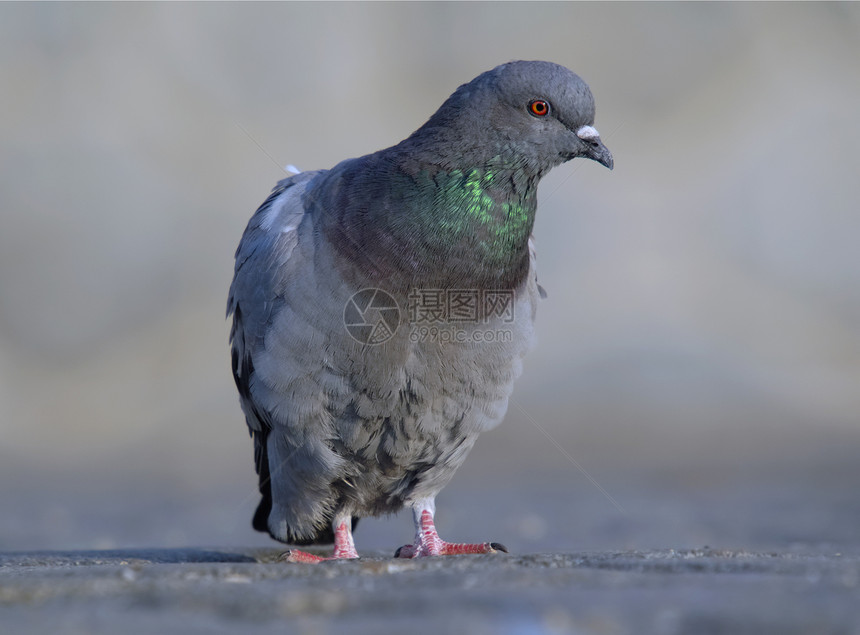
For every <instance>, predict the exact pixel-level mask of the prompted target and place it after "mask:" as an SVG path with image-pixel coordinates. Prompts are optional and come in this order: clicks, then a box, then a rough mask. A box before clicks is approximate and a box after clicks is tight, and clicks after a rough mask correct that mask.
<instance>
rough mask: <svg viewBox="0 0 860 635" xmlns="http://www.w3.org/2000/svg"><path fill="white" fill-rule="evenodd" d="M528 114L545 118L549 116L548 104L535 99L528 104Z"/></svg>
mask: <svg viewBox="0 0 860 635" xmlns="http://www.w3.org/2000/svg"><path fill="white" fill-rule="evenodd" d="M529 113H531V114H532V115H534V116H535V117H546V116H547V115H548V114H549V103H548V102H546V101H544V100H543V99H535V100H533V101H530V102H529Z"/></svg>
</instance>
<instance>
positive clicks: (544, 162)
mask: <svg viewBox="0 0 860 635" xmlns="http://www.w3.org/2000/svg"><path fill="white" fill-rule="evenodd" d="M415 136H420V137H424V138H425V139H427V140H433V141H435V144H434V145H437V146H440V145H441V146H449V147H451V148H452V149H453V151H454V152H455V153H456V156H458V157H462V159H463V160H465V161H467V162H472V163H474V162H490V161H501V162H503V163H512V162H513V163H515V164H520V165H522V166H524V167H527V168H531V170H533V171H535V172H537V173H539V174H543V173H544V172H546V171H548V170H549V169H550V168H552V167H554V166H556V165H559V164H561V163H564V162H565V161H569V160H570V159H574V158H576V157H585V158H587V159H592V160H594V161H597V162H598V163H601V164H602V165H605V166H606V167H608V168H609V169H612V166H613V159H612V154H611V153H610V152H609V150H608V149H607V148H606V146H605V145H603V142H602V141H601V140H600V135H599V134H598V132H597V130H596V129H595V128H594V98H593V97H592V95H591V90H589V88H588V85H587V84H586V83H585V82H584V81H582V79H581V78H580V77H579V76H578V75H576V74H575V73H573V72H571V71H570V70H568V69H567V68H565V67H564V66H560V65H558V64H553V63H551V62H525V61H518V62H509V63H507V64H502V65H501V66H497V67H496V68H494V69H492V70H490V71H487V72H486V73H483V74H481V75H479V76H478V77H476V78H475V79H473V80H472V81H471V82H469V83H468V84H463V85H462V86H460V87H459V88H458V89H457V90H456V92H454V94H453V95H451V97H449V98H448V100H447V101H446V102H445V103H444V104H443V105H442V107H441V108H439V110H438V111H437V112H436V113H435V114H434V115H433V116H432V117H431V118H430V120H429V121H428V122H427V123H426V124H425V125H424V126H423V127H422V128H421V129H419V130H418V131H417V132H416V133H415V135H413V137H415Z"/></svg>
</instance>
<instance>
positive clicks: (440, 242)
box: [410, 168, 537, 283]
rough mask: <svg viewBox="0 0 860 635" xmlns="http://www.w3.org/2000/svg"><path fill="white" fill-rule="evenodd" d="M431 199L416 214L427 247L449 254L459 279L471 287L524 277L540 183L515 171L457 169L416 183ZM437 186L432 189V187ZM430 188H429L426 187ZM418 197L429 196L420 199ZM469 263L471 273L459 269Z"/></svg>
mask: <svg viewBox="0 0 860 635" xmlns="http://www.w3.org/2000/svg"><path fill="white" fill-rule="evenodd" d="M416 180H417V181H418V182H419V183H422V182H423V183H424V184H423V185H419V190H424V191H425V192H426V193H427V195H428V196H429V197H432V201H429V200H426V199H425V200H424V201H423V202H422V204H421V205H419V206H417V207H414V208H413V209H412V210H410V211H411V215H413V220H414V222H415V224H416V226H418V227H420V228H421V229H420V232H421V235H423V236H424V240H423V241H422V242H423V243H424V245H423V246H424V247H425V248H427V249H429V250H430V251H433V252H436V253H440V252H441V253H447V254H448V255H449V261H448V263H446V264H447V265H448V267H449V268H451V269H453V270H452V271H451V273H452V274H454V275H455V276H456V277H459V278H462V279H463V282H464V283H468V282H469V280H468V278H469V277H470V276H469V275H467V273H468V272H474V273H475V274H476V276H475V277H476V278H477V279H476V280H474V281H473V282H478V281H483V280H487V279H496V280H497V281H498V282H499V283H502V282H505V283H510V282H511V281H512V278H513V277H518V276H516V275H515V274H518V273H521V271H520V270H521V269H522V265H523V261H524V258H525V259H526V260H527V257H528V239H529V236H530V235H531V232H532V226H533V225H534V217H535V206H536V196H535V194H536V181H537V179H534V180H533V181H530V180H529V179H526V178H524V177H519V178H518V174H517V172H515V171H511V170H494V169H491V168H485V169H482V170H478V169H471V170H459V169H458V170H452V171H450V172H438V173H436V174H435V175H433V176H432V177H431V176H430V174H429V173H422V174H420V175H419V176H418V178H417V179H416ZM431 182H432V184H433V186H432V187H427V186H429V185H430V183H431ZM425 188H426V189H425ZM419 198H424V197H423V196H422V197H419ZM463 261H465V262H466V263H468V265H467V267H468V271H464V270H457V269H458V266H459V265H460V264H461V263H462V262H463Z"/></svg>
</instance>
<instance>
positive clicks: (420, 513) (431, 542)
mask: <svg viewBox="0 0 860 635" xmlns="http://www.w3.org/2000/svg"><path fill="white" fill-rule="evenodd" d="M435 513H436V502H435V501H434V499H432V498H425V499H422V500H418V501H415V503H413V505H412V515H413V517H414V518H415V543H414V544H411V545H404V546H402V547H400V549H398V550H397V552H396V553H395V554H394V557H395V558H424V557H426V556H458V555H462V554H467V553H496V552H497V551H504V552H505V553H507V552H508V550H507V548H505V546H504V545H501V544H499V543H497V542H483V543H478V544H469V543H462V542H445V541H444V540H442V539H441V538H440V537H439V534H438V533H436V525H434V524H433V514H435Z"/></svg>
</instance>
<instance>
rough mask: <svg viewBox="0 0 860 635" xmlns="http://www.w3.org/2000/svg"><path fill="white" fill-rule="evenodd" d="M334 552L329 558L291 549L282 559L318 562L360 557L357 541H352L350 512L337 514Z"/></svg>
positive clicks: (334, 523) (310, 562)
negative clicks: (356, 545)
mask: <svg viewBox="0 0 860 635" xmlns="http://www.w3.org/2000/svg"><path fill="white" fill-rule="evenodd" d="M332 525H334V553H333V554H332V555H331V557H329V558H323V557H322V556H315V555H313V554H312V553H307V552H305V551H299V550H298V549H291V550H290V551H287V552H286V553H285V554H284V555H283V556H281V559H282V560H285V561H286V562H306V563H309V564H316V563H318V562H322V561H323V560H344V559H350V558H358V552H357V551H356V550H355V543H354V542H353V541H352V518H351V517H350V516H349V514H346V515H343V514H341V515H338V516H335V519H334V522H333V523H332Z"/></svg>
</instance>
